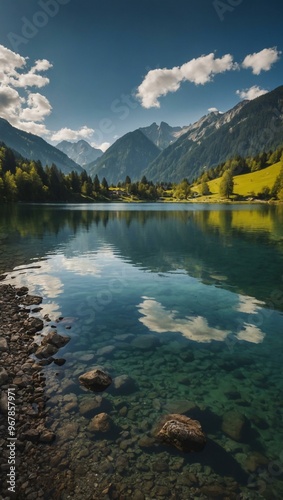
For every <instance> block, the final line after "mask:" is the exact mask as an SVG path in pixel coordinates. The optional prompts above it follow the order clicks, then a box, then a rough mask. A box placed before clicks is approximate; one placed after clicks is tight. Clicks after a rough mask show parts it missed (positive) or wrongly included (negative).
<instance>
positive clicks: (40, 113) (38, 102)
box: [20, 93, 52, 122]
mask: <svg viewBox="0 0 283 500" xmlns="http://www.w3.org/2000/svg"><path fill="white" fill-rule="evenodd" d="M26 104H27V107H26V108H24V109H22V111H21V113H20V119H21V120H25V121H35V122H41V121H43V120H44V118H45V117H46V116H48V115H50V113H51V110H52V106H51V105H50V102H49V101H48V99H47V98H46V97H45V96H43V95H41V94H38V93H35V94H33V93H30V94H29V95H28V98H27V101H26Z"/></svg>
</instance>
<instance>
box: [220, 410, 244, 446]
mask: <svg viewBox="0 0 283 500" xmlns="http://www.w3.org/2000/svg"><path fill="white" fill-rule="evenodd" d="M249 428H250V425H249V421H248V420H247V418H246V417H245V415H243V414H242V413H239V412H237V411H228V412H227V413H225V414H224V416H223V421H222V431H223V432H224V433H225V434H227V436H229V437H230V438H231V439H234V441H243V439H244V438H245V435H246V434H247V431H248V430H249Z"/></svg>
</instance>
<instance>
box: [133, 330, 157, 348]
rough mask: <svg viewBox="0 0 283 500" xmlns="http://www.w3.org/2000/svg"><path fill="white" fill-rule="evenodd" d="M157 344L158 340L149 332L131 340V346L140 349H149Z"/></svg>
mask: <svg viewBox="0 0 283 500" xmlns="http://www.w3.org/2000/svg"><path fill="white" fill-rule="evenodd" d="M157 345H159V340H158V339H157V338H156V337H155V336H154V335H151V334H146V335H139V336H138V337H136V338H134V340H132V342H131V346H132V347H135V348H136V349H141V350H142V351H149V350H151V349H153V348H154V347H156V346H157Z"/></svg>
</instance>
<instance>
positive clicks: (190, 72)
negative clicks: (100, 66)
mask: <svg viewBox="0 0 283 500" xmlns="http://www.w3.org/2000/svg"><path fill="white" fill-rule="evenodd" d="M237 67H238V65H237V64H235V63H234V62H233V56H231V55H230V54H226V55H224V56H223V57H221V58H216V57H215V54H214V53H211V54H208V55H203V56H201V57H198V58H194V59H191V60H190V61H188V62H187V63H185V64H183V65H182V66H176V67H174V68H172V69H167V68H163V69H154V70H150V71H149V72H148V73H147V75H146V76H145V78H144V80H143V82H142V83H141V85H140V86H139V87H138V91H137V97H138V99H139V100H140V101H141V104H142V106H143V107H144V108H153V107H155V108H159V107H160V102H159V98H160V97H161V96H165V95H167V94H168V93H169V92H176V91H177V90H178V89H179V88H180V86H181V83H182V82H184V81H188V82H191V83H194V84H195V85H204V84H205V83H208V82H210V81H212V79H213V77H214V76H215V75H217V74H219V73H224V72H225V71H231V70H233V69H236V68H237Z"/></svg>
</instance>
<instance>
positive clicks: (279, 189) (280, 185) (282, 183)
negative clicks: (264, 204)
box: [271, 163, 283, 200]
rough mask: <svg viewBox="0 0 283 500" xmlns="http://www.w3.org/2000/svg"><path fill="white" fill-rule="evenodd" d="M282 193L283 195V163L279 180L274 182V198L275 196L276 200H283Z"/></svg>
mask: <svg viewBox="0 0 283 500" xmlns="http://www.w3.org/2000/svg"><path fill="white" fill-rule="evenodd" d="M282 193H283V163H282V167H281V170H280V173H279V175H278V176H277V178H276V180H275V182H274V185H273V188H272V190H271V194H272V196H274V197H275V198H278V200H282V199H283V197H282Z"/></svg>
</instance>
